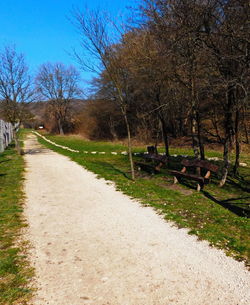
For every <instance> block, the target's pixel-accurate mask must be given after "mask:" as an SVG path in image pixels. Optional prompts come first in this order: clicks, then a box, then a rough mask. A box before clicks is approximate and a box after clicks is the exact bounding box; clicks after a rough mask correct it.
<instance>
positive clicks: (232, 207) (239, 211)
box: [202, 190, 250, 218]
mask: <svg viewBox="0 0 250 305" xmlns="http://www.w3.org/2000/svg"><path fill="white" fill-rule="evenodd" d="M202 193H203V194H204V196H205V197H207V198H208V199H210V200H212V201H213V202H215V203H217V204H219V205H220V206H222V207H223V208H225V209H227V210H229V211H231V212H232V213H234V214H236V215H238V216H240V217H247V218H250V202H249V203H244V205H247V206H248V207H249V208H248V209H247V208H244V207H240V206H237V205H239V204H242V203H237V202H234V201H236V200H242V199H250V196H247V197H240V198H230V199H225V200H218V199H216V198H215V197H214V196H212V195H211V194H210V193H208V192H207V191H204V190H203V191H202Z"/></svg>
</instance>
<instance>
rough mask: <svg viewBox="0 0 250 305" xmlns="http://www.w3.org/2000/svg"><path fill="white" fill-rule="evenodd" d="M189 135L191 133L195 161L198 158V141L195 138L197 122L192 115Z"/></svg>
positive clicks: (196, 137)
mask: <svg viewBox="0 0 250 305" xmlns="http://www.w3.org/2000/svg"><path fill="white" fill-rule="evenodd" d="M191 133H192V146H193V151H194V156H195V158H196V159H199V158H200V152H199V139H198V136H197V122H196V119H195V116H194V114H193V116H192V119H191Z"/></svg>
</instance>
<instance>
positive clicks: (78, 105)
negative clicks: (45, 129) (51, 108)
mask: <svg viewBox="0 0 250 305" xmlns="http://www.w3.org/2000/svg"><path fill="white" fill-rule="evenodd" d="M86 102H87V101H86V100H80V99H75V100H72V103H71V108H72V112H73V114H78V113H79V112H81V111H82V110H83V109H84V106H85V105H86ZM47 103H48V102H46V101H41V102H33V103H29V104H28V108H29V110H30V112H31V113H32V114H33V115H34V120H35V121H37V122H40V123H43V121H44V120H45V119H46V107H47Z"/></svg>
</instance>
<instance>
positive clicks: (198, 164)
mask: <svg viewBox="0 0 250 305" xmlns="http://www.w3.org/2000/svg"><path fill="white" fill-rule="evenodd" d="M181 164H182V165H183V168H182V170H181V171H171V174H172V175H173V176H174V183H177V182H178V179H181V178H186V179H189V180H194V181H197V182H198V184H197V191H200V190H201V189H202V188H203V187H204V185H205V184H208V183H209V182H210V176H211V172H214V173H218V170H219V167H218V166H217V165H215V164H212V163H210V162H208V161H205V160H197V159H196V160H187V159H184V160H182V162H181ZM190 167H192V168H195V169H196V173H195V174H193V173H192V174H191V173H188V172H187V168H190ZM204 170H205V175H202V174H203V172H204Z"/></svg>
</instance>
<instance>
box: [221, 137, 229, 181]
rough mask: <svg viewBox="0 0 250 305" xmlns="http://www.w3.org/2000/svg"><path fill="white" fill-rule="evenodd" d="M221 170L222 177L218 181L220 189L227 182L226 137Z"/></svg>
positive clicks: (227, 154)
mask: <svg viewBox="0 0 250 305" xmlns="http://www.w3.org/2000/svg"><path fill="white" fill-rule="evenodd" d="M223 160H224V164H223V169H222V177H221V180H220V187H222V186H223V185H224V184H225V183H226V180H227V174H228V169H229V137H228V136H227V137H226V139H225V143H224V153H223Z"/></svg>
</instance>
